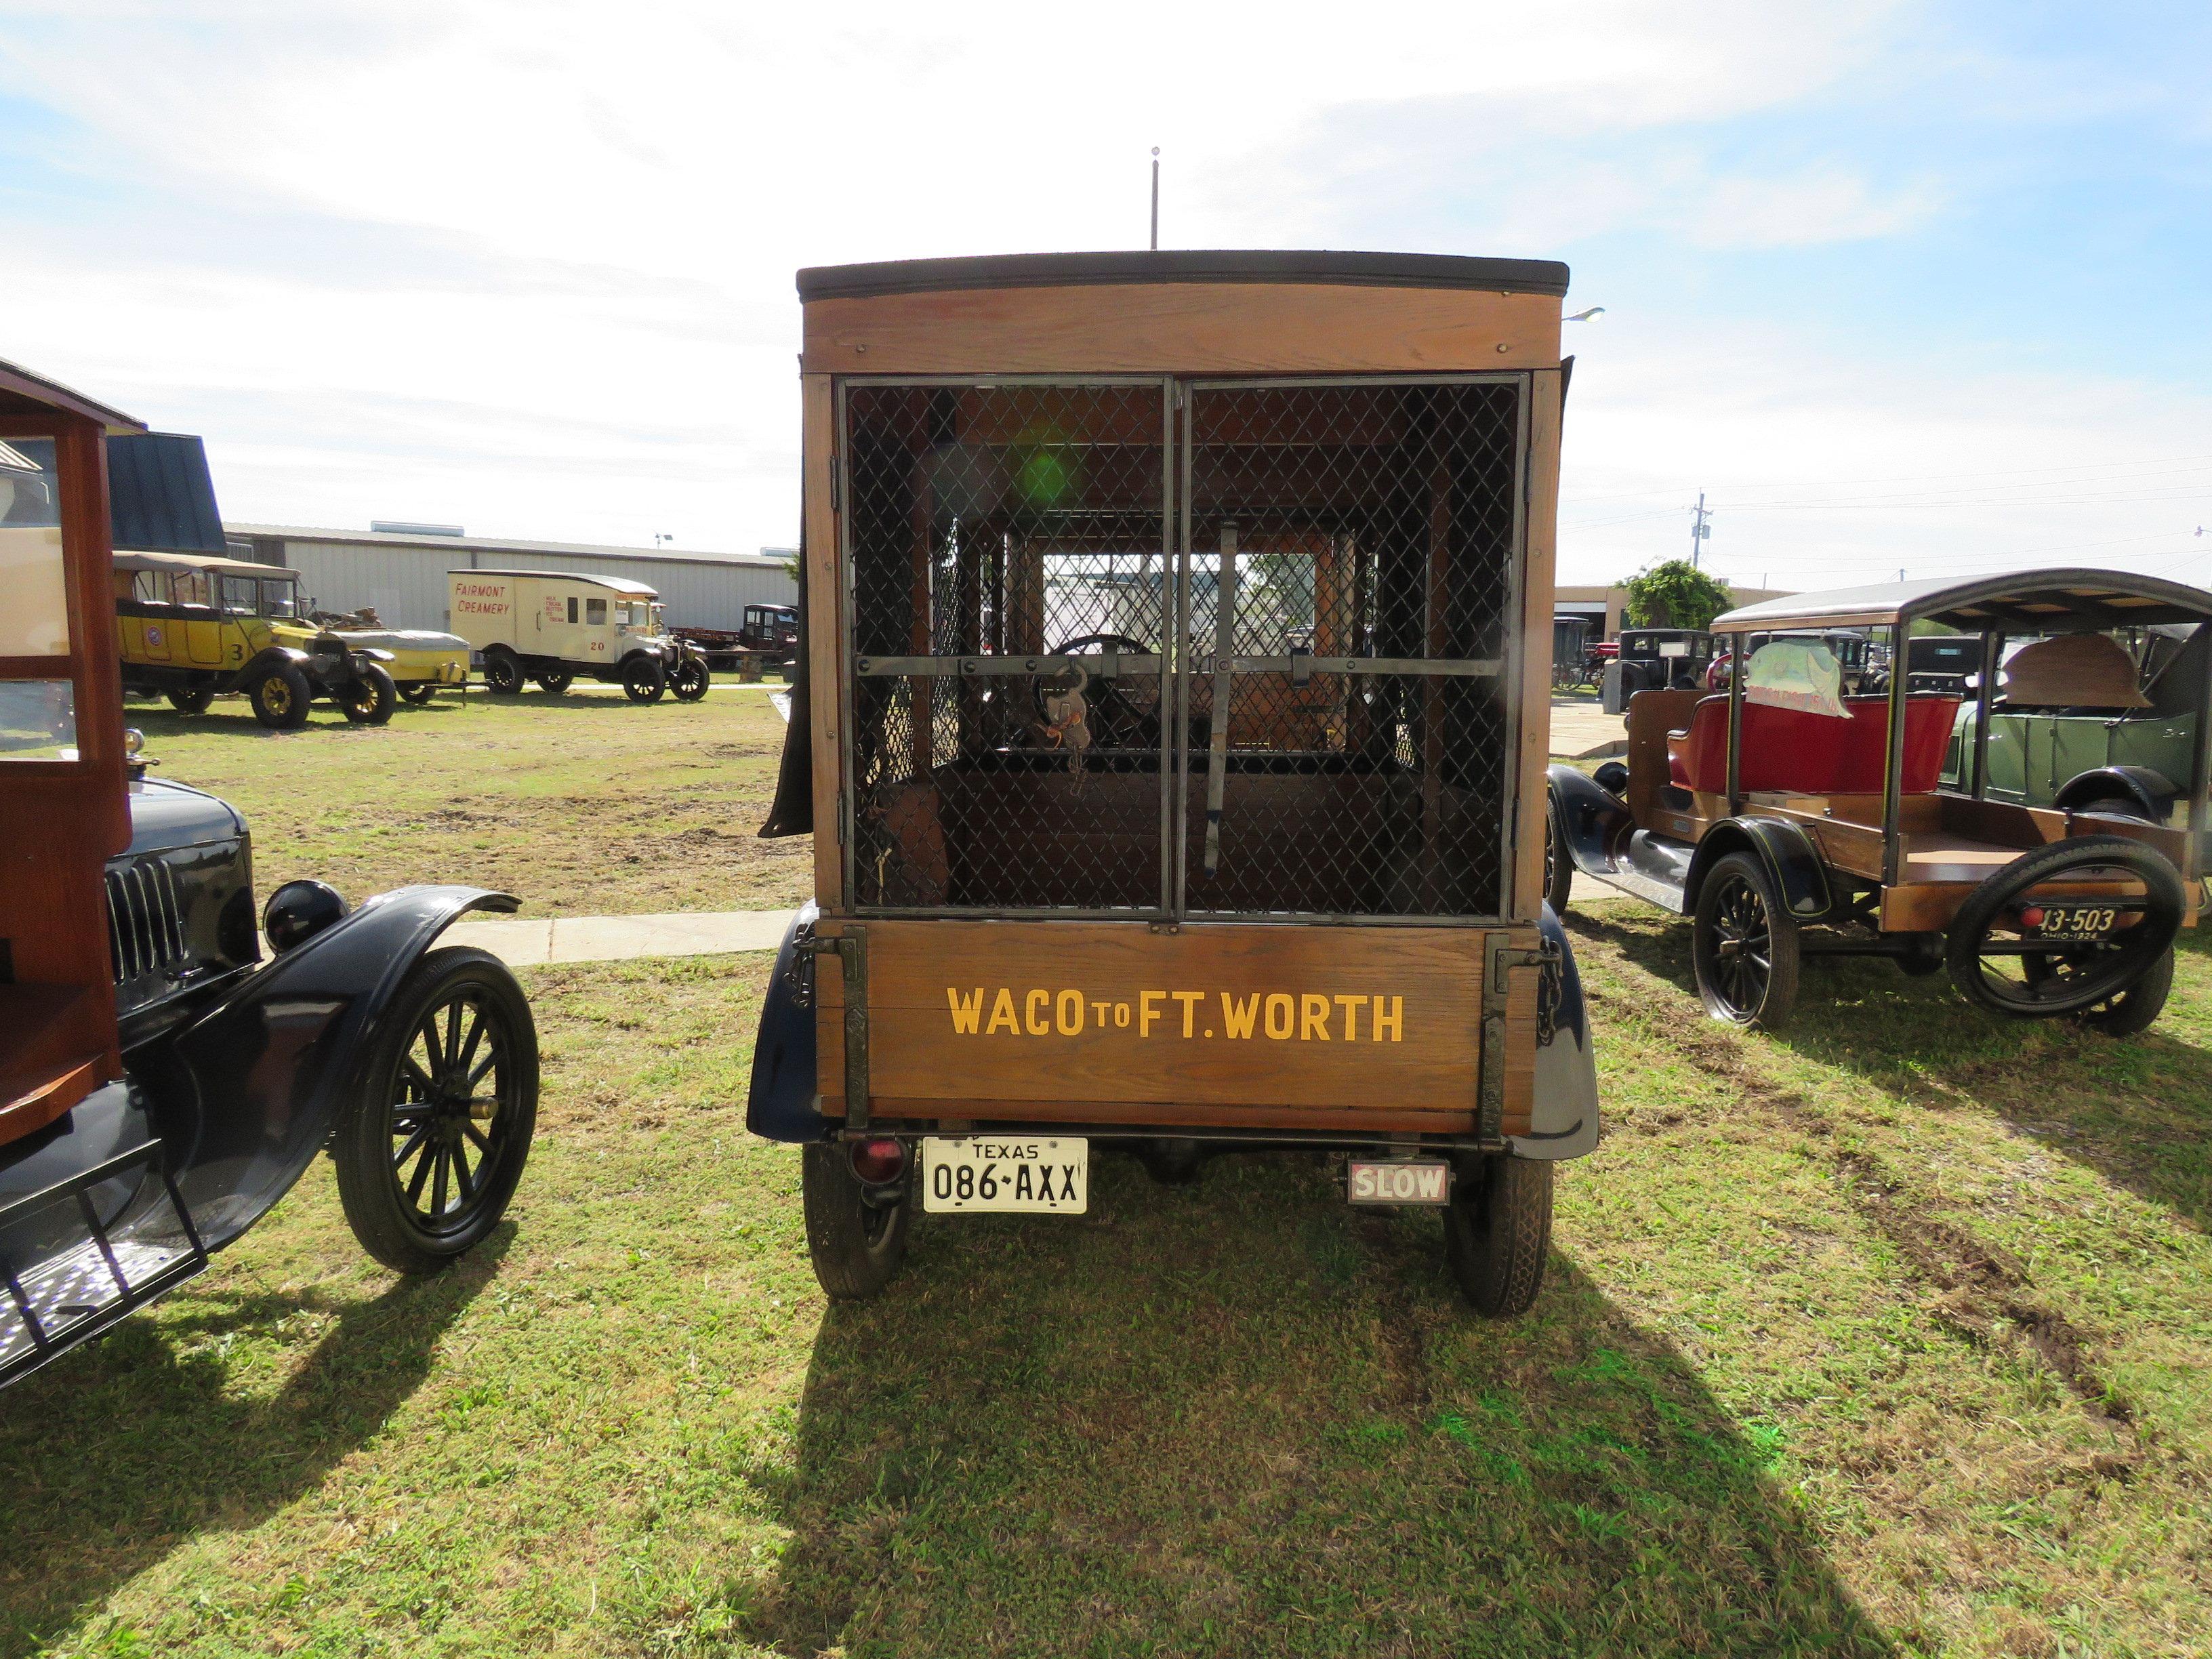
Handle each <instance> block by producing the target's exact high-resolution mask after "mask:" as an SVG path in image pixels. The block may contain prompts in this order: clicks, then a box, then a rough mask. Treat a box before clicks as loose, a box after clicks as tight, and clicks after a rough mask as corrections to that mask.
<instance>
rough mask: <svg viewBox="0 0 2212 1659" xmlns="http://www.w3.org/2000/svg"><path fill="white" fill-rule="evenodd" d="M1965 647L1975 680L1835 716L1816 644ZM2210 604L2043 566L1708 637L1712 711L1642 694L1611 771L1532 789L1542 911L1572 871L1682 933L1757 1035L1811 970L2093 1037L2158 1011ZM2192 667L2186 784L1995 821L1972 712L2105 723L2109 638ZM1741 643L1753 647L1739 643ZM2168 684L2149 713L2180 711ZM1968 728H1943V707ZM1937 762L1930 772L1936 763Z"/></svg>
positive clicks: (1746, 614) (1751, 618)
mask: <svg viewBox="0 0 2212 1659" xmlns="http://www.w3.org/2000/svg"><path fill="white" fill-rule="evenodd" d="M1916 623H1935V624H1937V625H1939V626H1941V627H1942V628H1944V629H1947V630H1949V631H1950V634H1951V635H1952V637H1954V638H1957V637H1960V636H1968V637H1972V639H1974V640H1975V641H1977V642H1978V647H1977V652H1976V662H1977V671H1975V672H1973V673H1971V674H1967V675H1964V676H1960V677H1958V678H1955V679H1954V678H1942V679H1939V680H1936V681H1934V682H1932V683H1931V682H1928V681H1923V680H1920V679H1918V678H1917V677H1915V676H1911V675H1906V674H1898V675H1893V676H1890V677H1889V678H1888V683H1887V687H1886V689H1885V690H1883V691H1882V692H1881V694H1880V695H1878V696H1870V695H1852V694H1851V693H1850V690H1849V689H1848V688H1849V686H1850V682H1851V676H1850V672H1849V669H1848V666H1847V665H1846V664H1844V662H1843V661H1841V660H1840V659H1838V656H1837V654H1836V653H1835V651H1834V649H1833V647H1832V644H1831V642H1830V638H1829V637H1828V636H1829V635H1832V630H1836V629H1859V630H1867V629H1872V630H1875V633H1876V635H1877V636H1879V635H1882V634H1886V635H1887V636H1888V638H1887V646H1888V655H1889V659H1891V660H1893V661H1895V660H1899V659H1903V658H1904V655H1905V652H1904V647H1905V641H1906V639H1907V637H1908V635H1910V633H1911V629H1912V628H1913V626H1914V625H1915V624H1916ZM2208 628H2212V594H2209V593H2206V592H2203V591H2201V590H2199V589H2197V588H2193V587H2188V586H2183V585H2182V584H2180V583H2178V582H2170V581H2164V580H2158V579H2156V578H2152V577H2145V576H2137V575H2132V574H2126V573H2124V572H2119V571H2109V570H2038V571H2029V572H2024V573H2018V574H2010V575H2004V576H1995V577H1984V578H1978V579H1976V580H1971V581H1963V582H1962V581H1957V580H1948V579H1943V580H1923V581H1916V582H1899V583H1889V584H1884V585H1881V586H1874V587H1864V588H1852V589H1845V590H1841V591H1838V592H1826V593H1813V594H1802V595H1796V596H1793V597H1790V598H1786V599H1773V600H1768V601H1766V602H1765V603H1763V604H1759V605H1749V606H1747V607H1745V608H1743V609H1741V610H1738V611H1730V612H1729V613H1728V614H1727V615H1725V616H1723V617H1720V618H1719V619H1718V620H1717V621H1716V622H1715V623H1713V631H1714V633H1715V634H1716V635H1718V636H1720V637H1721V639H1722V640H1723V641H1724V642H1725V643H1726V644H1727V645H1728V647H1729V648H1730V649H1731V650H1733V651H1735V652H1736V653H1738V654H1739V656H1740V657H1741V660H1742V661H1743V662H1744V664H1745V671H1744V672H1743V673H1741V674H1740V675H1731V676H1730V677H1729V686H1728V689H1727V690H1725V691H1723V692H1716V693H1711V694H1709V695H1701V694H1700V693H1699V692H1697V691H1695V690H1679V689H1670V690H1650V691H1641V692H1638V694H1637V695H1636V696H1633V697H1632V698H1631V699H1630V700H1629V703H1628V710H1627V724H1628V752H1627V756H1626V761H1625V762H1623V761H1613V762H1608V763H1606V764H1605V765H1602V766H1600V767H1598V768H1597V769H1595V772H1594V773H1591V774H1589V775H1585V774H1583V772H1581V771H1579V770H1577V769H1575V768H1573V767H1570V766H1554V767H1553V768H1552V769H1551V775H1550V783H1549V794H1550V800H1551V833H1550V844H1549V846H1548V848H1547V856H1546V860H1545V880H1546V888H1547V896H1548V898H1549V900H1550V902H1551V904H1552V906H1553V908H1554V909H1555V910H1558V911H1564V910H1565V908H1566V907H1567V902H1568V899H1569V896H1570V894H1571V889H1572V884H1573V880H1574V875H1575V872H1577V871H1580V872H1583V874H1585V875H1588V876H1590V877H1593V878H1595V879H1597V880H1599V881H1601V882H1604V883H1606V884H1608V885H1610V886H1613V887H1615V888H1618V889H1620V890H1623V891H1625V892H1627V893H1630V894H1632V895H1633V896H1637V897H1638V898H1642V899H1644V900H1646V901H1648V902H1651V903H1654V904H1657V905H1659V906H1661V907H1662V908H1665V909H1668V910H1670V911H1672V912H1674V913H1675V914H1678V915H1689V916H1692V917H1693V918H1694V922H1693V927H1692V936H1691V957H1692V966H1693V968H1694V970H1695V974H1696V978H1697V984H1698V990H1699V995H1700V996H1701V997H1702V998H1703V1000H1704V1001H1705V1006H1706V1008H1707V1010H1708V1011H1709V1012H1711V1014H1712V1015H1713V1016H1714V1018H1718V1019H1723V1020H1727V1021H1732V1022H1735V1023H1737V1024H1747V1025H1760V1026H1765V1027H1768V1028H1773V1027H1776V1026H1778V1025H1780V1024H1783V1023H1784V1021H1785V1020H1786V1019H1787V1018H1789V1016H1790V1011H1791V1008H1792V1006H1794V1003H1795V1001H1796V995H1797V989H1798V981H1799V963H1800V960H1801V958H1802V957H1806V956H1880V957H1889V958H1891V959H1892V960H1893V961H1895V962H1896V963H1897V964H1898V966H1899V968H1900V969H1903V970H1904V971H1905V972H1906V973H1908V974H1924V973H1933V972H1936V971H1937V970H1939V969H1945V968H1948V970H1949V972H1950V975H1951V977H1952V979H1953V981H1954V982H1955V983H1956V984H1957V986H1958V987H1959V989H1960V991H1961V992H1962V993H1963V994H1965V995H1966V997H1967V998H1968V999H1969V1000H1972V1001H1974V1002H1976V1003H1978V1004H1979V1005H1980V1006H1983V1007H1984V1008H1987V1009H1990V1010H1991V1011H1992V1012H1997V1013H2002V1014H2009V1015H2016V1016H2024V1017H2027V1018H2074V1019H2076V1020H2079V1021H2080V1022H2081V1023H2082V1024H2087V1025H2089V1026H2092V1027H2094V1028H2096V1029H2100V1030H2105V1031H2107V1032H2110V1033H2112V1034H2115V1035H2124V1034H2127V1033H2130V1032H2135V1031H2140V1030H2142V1029H2144V1028H2145V1027H2146V1026H2148V1024H2150V1023H2151V1022H2152V1021H2153V1020H2154V1019H2155V1018H2157V1017H2158V1014H2159V1012H2160V1009H2161V1008H2163V1007H2164V1006H2165V1002H2166V992H2167V990H2168V988H2169V987H2170V985H2171V983H2172V973H2173V957H2172V946H2173V942H2174V939H2175V938H2176V937H2177V935H2178V933H2179V930H2180V929H2181V928H2182V927H2188V926H2193V925H2194V924H2195V921H2196V919H2197V909H2198V908H2199V905H2200V902H2201V897H2202V883H2201V879H2200V877H2201V872H2200V870H2199V866H2198V860H2199V848H2200V845H2201V841H2202V836H2203V828H2204V816H2205V793H2206V775H2207V760H2206V748H2205V743H2206V721H2205V720H2204V708H2205V704H2206V702H2207V699H2208V696H2212V688H2208V684H2207V675H2206V671H2205V667H2204V664H2205V662H2206V660H2207V657H2208V654H2212V653H2208V652H2207V650H2206V648H2205V641H2206V638H2207V632H2208ZM2150 635H2157V636H2158V637H2160V638H2162V639H2164V640H2165V641H2167V646H2168V648H2169V649H2170V648H2172V641H2173V640H2174V639H2175V637H2176V636H2177V635H2180V636H2185V639H2186V641H2188V645H2189V646H2190V647H2193V651H2192V650H2191V649H2188V648H2185V649H2183V650H2181V651H2179V652H2178V653H2176V660H2177V661H2178V662H2185V663H2188V664H2190V665H2192V666H2193V668H2194V671H2195V684H2193V686H2192V687H2191V688H2189V689H2188V693H2187V695H2188V696H2189V700H2190V702H2191V709H2192V711H2193V714H2194V720H2193V722H2192V723H2191V726H2190V728H2189V729H2190V733H2191V741H2190V767H2189V782H2188V785H2187V787H2186V789H2185V790H2176V791H2174V792H2172V794H2171V795H2170V796H2155V797H2154V796H2151V795H2148V794H2146V793H2145V791H2144V789H2143V788H2142V784H2141V780H2140V779H2139V778H2136V777H2134V776H2132V775H2130V773H2129V770H2128V769H2124V768H2120V767H2114V766H2099V767H2091V768H2089V769H2086V770H2084V771H2083V772H2082V773H2081V775H2079V776H2076V777H2074V778H2071V779H2069V781H2067V782H2066V783H2065V785H2064V786H2063V787H2062V788H2059V789H2058V790H2057V791H2056V793H2055V795H2054V798H2053V799H2052V802H2051V805H2048V806H2039V805H2025V804H2022V803H2020V802H2018V801H2011V800H2005V799H1996V798H1993V791H1992V788H1991V770H1990V752H1989V743H1988V739H1987V737H1986V736H1985V735H1978V736H1977V737H1976V738H1974V739H1973V740H1972V741H1970V742H1968V743H1967V744H1966V747H1965V749H1964V750H1963V751H1956V750H1955V749H1954V732H1958V731H1966V732H1972V733H1976V734H1986V733H1987V732H1989V731H1990V724H1991V720H1990V716H1991V713H1992V711H1993V710H1994V711H1996V713H1998V714H2003V713H2005V712H2006V711H2007V710H2008V709H2015V708H2031V707H2032V708H2038V709H2047V708H2050V707H2051V706H2052V704H2053V702H2054V700H2057V702H2061V703H2063V702H2068V701H2069V699H2070V700H2072V701H2078V702H2092V703H2096V704H2097V706H2098V707H2100V708H2101V707H2104V706H2105V703H2104V702H2100V699H2102V698H2106V696H2107V694H2106V692H2105V691H2103V690H2100V688H2102V687H2104V686H2105V685H2106V684H2107V683H2108V682H2109V683H2119V684H2126V685H2129V686H2132V684H2133V674H2134V669H2133V666H2132V664H2133V659H2132V658H2131V657H2130V641H2141V640H2142V639H2144V638H2146V637H2148V636H2150ZM1747 647H1755V648H1749V649H1747ZM2176 694H2178V693H2176V691H2175V690H2174V689H2173V688H2169V695H2176ZM1962 708H1965V709H1966V710H1967V711H1968V717H1965V718H1962V715H1961V710H1962ZM1947 756H1948V762H1947Z"/></svg>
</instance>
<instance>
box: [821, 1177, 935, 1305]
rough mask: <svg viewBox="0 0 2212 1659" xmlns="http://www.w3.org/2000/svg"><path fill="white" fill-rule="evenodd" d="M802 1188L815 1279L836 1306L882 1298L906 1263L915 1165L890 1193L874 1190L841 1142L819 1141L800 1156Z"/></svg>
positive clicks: (887, 1190) (883, 1189)
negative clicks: (854, 1171)
mask: <svg viewBox="0 0 2212 1659" xmlns="http://www.w3.org/2000/svg"><path fill="white" fill-rule="evenodd" d="M912 1194H913V1164H911V1162H909V1163H908V1166H907V1170H906V1172H905V1173H904V1175H903V1176H902V1178H901V1179H900V1181H899V1182H897V1183H896V1184H895V1185H893V1186H891V1187H889V1188H878V1187H870V1186H868V1185H866V1183H865V1182H862V1181H861V1179H860V1176H857V1175H855V1174H854V1173H853V1159H852V1155H851V1154H850V1153H849V1152H848V1151H847V1150H846V1148H845V1146H844V1145H843V1144H842V1142H839V1141H834V1140H829V1141H817V1142H813V1143H811V1144H810V1145H809V1146H806V1147H805V1149H804V1150H803V1152H801V1154H800V1158H799V1197H800V1200H801V1201H802V1206H803V1207H804V1208H805V1212H806V1253H807V1255H808V1257H809V1259H810V1260H811V1261H812V1262H813V1264H814V1277H815V1278H816V1279H818V1280H819V1281H820V1282H821V1285H822V1291H823V1295H825V1296H827V1297H829V1299H830V1300H831V1301H832V1302H863V1301H866V1299H867V1298H868V1297H872V1296H876V1295H878V1294H880V1293H881V1292H882V1291H883V1288H884V1286H885V1285H888V1284H890V1282H891V1277H892V1275H893V1274H895V1273H897V1272H898V1269H899V1263H900V1262H902V1261H904V1260H905V1259H906V1234H907V1225H908V1218H909V1217H910V1215H911V1213H912V1212H913V1209H914V1200H913V1197H912Z"/></svg>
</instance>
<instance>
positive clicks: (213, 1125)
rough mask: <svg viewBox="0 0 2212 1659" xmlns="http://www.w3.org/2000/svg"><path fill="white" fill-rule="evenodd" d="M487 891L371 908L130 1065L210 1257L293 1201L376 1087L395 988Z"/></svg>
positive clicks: (505, 898) (426, 893)
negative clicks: (372, 1078) (297, 1186)
mask: <svg viewBox="0 0 2212 1659" xmlns="http://www.w3.org/2000/svg"><path fill="white" fill-rule="evenodd" d="M514 908H516V901H515V900H514V898H513V896H510V895H508V894H506V893H495V892H490V891H488V890H485V889H483V888H481V887H403V888H400V889H399V890H398V891H396V892H391V893H383V894H380V895H378V896H376V897H374V898H371V899H367V900H364V901H363V902H362V904H361V906H360V908H357V909H356V910H354V911H353V912H352V913H351V914H350V915H347V916H345V917H343V919H341V920H340V921H336V922H333V923H332V924H331V926H330V927H327V928H325V929H324V931H323V932H321V933H317V934H316V935H315V936H314V937H313V938H312V939H307V940H306V941H304V942H303V943H301V944H299V945H295V946H294V947H293V948H292V949H290V950H289V951H285V952H284V953H283V955H281V956H279V957H276V960H274V961H273V962H271V963H270V964H269V965H268V966H267V967H265V968H263V969H259V970H258V971H257V972H255V973H253V974H252V975H248V976H247V977H246V979H244V980H243V981H240V983H239V984H238V985H237V986H236V987H234V989H232V990H231V991H230V992H228V994H226V995H225V996H224V997H223V998H222V1000H220V1001H218V1002H216V1004H215V1005H214V1006H212V1007H210V1008H209V1009H208V1010H207V1011H206V1012H204V1013H202V1014H201V1015H199V1016H198V1018H196V1019H194V1020H193V1021H192V1022H191V1024H188V1025H186V1026H185V1027H183V1028H182V1029H181V1030H177V1031H175V1032H173V1033H171V1034H170V1035H167V1036H163V1037H161V1038H158V1039H156V1040H155V1042H151V1043H149V1044H147V1045H146V1046H145V1047H144V1048H138V1049H134V1050H132V1051H131V1054H129V1055H127V1056H126V1057H125V1064H126V1066H128V1067H129V1069H130V1071H131V1075H132V1077H133V1078H134V1079H136V1080H137V1082H138V1084H139V1085H141V1087H142V1088H143V1090H144V1091H145V1096H146V1100H147V1104H148V1109H149V1115H150V1117H151V1119H152V1125H153V1128H154V1130H155V1133H157V1134H159V1135H160V1136H161V1139H162V1140H163V1142H164V1143H165V1145H166V1146H167V1151H168V1153H169V1158H170V1168H171V1170H172V1172H173V1175H174V1176H175V1177H176V1182H177V1187H178V1190H179V1193H180V1194H181V1195H182V1196H183V1198H184V1200H185V1205H186V1206H187V1207H188V1208H189V1209H190V1210H191V1214H192V1217H193V1218H194V1220H195V1221H196V1222H197V1224H198V1226H199V1229H200V1234H201V1237H202V1239H203V1240H204V1243H205V1244H206V1246H207V1248H208V1249H210V1250H214V1249H220V1248H221V1247H222V1246H223V1245H225V1244H228V1243H230V1242H231V1241H232V1240H233V1239H235V1238H236V1237H239V1236H240V1234H241V1233H243V1232H245V1231H246V1229H247V1228H248V1227H250V1226H252V1225H253V1224H254V1223H255V1222H256V1221H258V1220H259V1219H260V1218H262V1217H263V1216H264V1215H265V1214H267V1213H268V1212H269V1211H270V1208H271V1207H272V1206H274V1205H275V1204H276V1201H277V1200H279V1199H281V1198H283V1196H284V1194H286V1193H288V1192H289V1191H290V1190H291V1188H292V1184H293V1183H294V1182H296V1181H297V1180H299V1178H300V1176H301V1174H302V1173H303V1172H304V1171H305V1170H306V1169H307V1165H308V1164H311V1163H313V1161H314V1156H315V1154H316V1153H317V1152H319V1151H321V1150H322V1148H323V1146H324V1144H325V1142H326V1141H328V1140H329V1139H330V1135H331V1129H332V1128H333V1127H335V1126H336V1125H337V1121H338V1116H339V1115H340V1113H342V1112H343V1110H344V1109H345V1107H346V1105H347V1103H349V1102H350V1101H352V1100H353V1099H354V1098H355V1097H356V1095H357V1094H358V1093H359V1091H361V1089H362V1087H363V1086H364V1085H365V1084H366V1082H367V1078H366V1075H365V1072H366V1068H367V1066H368V1062H369V1055H370V1051H371V1048H372V1046H373V1045H374V1043H375V1042H376V1040H377V1039H378V1038H379V1037H380V1036H382V1035H384V1027H385V1021H386V1017H387V1015H388V1012H389V1011H390V1009H391V1006H392V999H393V998H394V997H395V996H396V995H397V994H398V990H399V986H400V982H401V981H403V980H404V979H405V978H406V977H407V975H408V973H409V971H410V969H413V968H414V966H415V964H416V963H417V962H419V961H420V960H421V959H422V955H423V953H424V952H425V951H428V950H429V949H430V947H431V946H432V945H434V944H435V943H436V941H437V939H438V936H439V935H440V934H441V933H444V932H445V931H446V929H447V927H451V926H452V925H453V922H454V921H457V920H458V919H459V917H461V916H463V915H466V914H467V913H468V912H470V911H471V910H495V911H502V912H505V911H512V910H513V909H514Z"/></svg>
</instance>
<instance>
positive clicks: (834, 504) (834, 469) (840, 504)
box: [829, 449, 845, 513]
mask: <svg viewBox="0 0 2212 1659" xmlns="http://www.w3.org/2000/svg"><path fill="white" fill-rule="evenodd" d="M837 475H838V466H837V452H836V450H834V449H833V450H831V451H830V452H829V510H830V511H831V512H832V513H842V512H843V511H844V510H845V490H844V485H843V483H842V482H841V481H840V480H839V478H838V476H837Z"/></svg>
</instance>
